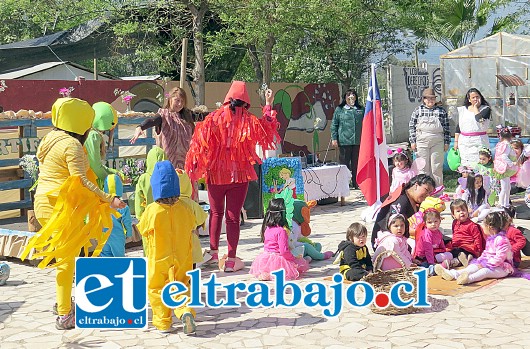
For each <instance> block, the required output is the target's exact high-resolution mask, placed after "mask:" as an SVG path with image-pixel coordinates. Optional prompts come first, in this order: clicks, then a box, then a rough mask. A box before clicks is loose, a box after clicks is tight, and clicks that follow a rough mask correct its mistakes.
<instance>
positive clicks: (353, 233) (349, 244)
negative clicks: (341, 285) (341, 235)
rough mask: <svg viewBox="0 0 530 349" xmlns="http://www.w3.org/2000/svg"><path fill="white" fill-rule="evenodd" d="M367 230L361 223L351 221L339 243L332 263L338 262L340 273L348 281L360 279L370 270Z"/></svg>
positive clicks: (371, 267) (370, 260)
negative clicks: (343, 238)
mask: <svg viewBox="0 0 530 349" xmlns="http://www.w3.org/2000/svg"><path fill="white" fill-rule="evenodd" d="M367 236H368V230H366V227H365V226H364V225H362V224H361V223H352V224H351V225H350V226H349V227H348V230H347V231H346V240H344V241H342V242H341V243H340V244H339V248H338V250H337V255H338V256H337V259H336V260H335V262H334V264H338V263H340V269H339V270H340V273H341V274H342V276H343V277H344V279H346V280H349V281H358V280H361V279H362V278H363V277H364V276H365V275H368V274H369V273H371V272H372V270H373V266H372V259H371V257H370V252H369V251H368V247H366V238H367Z"/></svg>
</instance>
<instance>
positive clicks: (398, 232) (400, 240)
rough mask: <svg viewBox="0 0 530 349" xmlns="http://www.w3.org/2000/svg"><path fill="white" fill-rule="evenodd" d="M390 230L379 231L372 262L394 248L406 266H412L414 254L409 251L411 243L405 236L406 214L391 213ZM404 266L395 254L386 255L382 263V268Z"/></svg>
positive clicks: (389, 268) (388, 268)
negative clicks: (409, 243)
mask: <svg viewBox="0 0 530 349" xmlns="http://www.w3.org/2000/svg"><path fill="white" fill-rule="evenodd" d="M387 228H388V229H389V230H390V231H379V233H378V235H377V239H376V241H375V242H376V246H377V248H376V249H375V252H374V255H373V256H372V262H373V261H375V259H376V258H377V256H378V255H379V254H380V253H382V252H383V251H386V250H393V251H394V252H396V254H397V255H398V256H399V257H401V259H402V260H403V263H404V264H405V267H406V268H408V267H411V266H412V265H413V263H412V255H411V254H410V252H409V249H408V247H409V245H408V244H407V238H406V237H405V235H404V234H405V216H403V215H402V214H401V213H397V214H394V215H391V216H390V217H389V219H388V227H387ZM402 267H403V266H402V265H401V263H400V262H399V261H398V260H397V259H396V258H394V256H389V257H386V258H385V259H384V260H383V262H382V264H381V270H383V271H384V270H391V269H399V268H402Z"/></svg>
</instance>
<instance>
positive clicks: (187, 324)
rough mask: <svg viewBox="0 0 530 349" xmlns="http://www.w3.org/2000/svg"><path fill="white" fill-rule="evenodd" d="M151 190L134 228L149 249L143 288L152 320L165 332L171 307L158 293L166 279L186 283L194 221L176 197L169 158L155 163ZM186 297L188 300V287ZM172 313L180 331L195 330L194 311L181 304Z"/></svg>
mask: <svg viewBox="0 0 530 349" xmlns="http://www.w3.org/2000/svg"><path fill="white" fill-rule="evenodd" d="M151 189H152V192H153V199H154V202H153V203H151V204H150V205H149V206H147V208H146V209H145V211H144V213H143V215H142V219H141V220H140V223H139V224H138V229H139V230H140V233H141V234H142V236H143V237H145V238H146V240H147V245H148V251H149V253H148V256H147V261H148V276H147V278H148V286H147V287H148V298H149V303H150V304H151V308H152V310H153V321H152V322H153V325H154V326H155V327H156V328H157V329H158V330H159V331H160V332H162V333H169V332H171V331H172V329H171V324H172V320H171V316H172V315H171V309H170V308H168V307H166V306H165V305H164V304H163V303H162V299H161V296H160V294H161V292H162V288H164V286H165V285H166V284H167V283H169V282H170V281H180V282H182V283H184V284H185V285H187V284H188V283H189V281H190V279H189V276H188V275H186V272H188V271H190V270H192V269H193V260H192V236H191V234H192V230H193V229H195V227H196V226H197V222H196V220H195V216H194V214H193V212H192V211H191V209H190V208H189V207H188V206H187V205H186V204H185V203H184V202H182V200H179V196H180V183H179V178H178V176H177V172H176V171H175V168H174V167H173V165H172V164H171V162H170V161H169V160H164V161H161V162H158V163H156V164H155V167H154V169H153V174H152V176H151ZM181 297H185V295H184V294H181V295H180V296H179V298H181ZM187 297H188V299H189V290H188V293H187ZM177 301H178V299H177ZM174 312H175V315H176V316H177V318H179V319H181V321H182V324H183V331H184V333H185V334H193V333H195V320H194V318H195V311H194V310H193V309H191V308H190V307H188V306H187V305H186V304H183V305H181V306H180V307H178V308H175V309H174Z"/></svg>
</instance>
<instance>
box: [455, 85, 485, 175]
mask: <svg viewBox="0 0 530 349" xmlns="http://www.w3.org/2000/svg"><path fill="white" fill-rule="evenodd" d="M490 115H491V108H490V105H489V104H488V102H486V100H485V99H484V97H483V96H482V94H481V93H480V91H479V90H477V89H476V88H470V89H469V91H467V94H466V99H465V101H464V106H462V107H458V123H457V125H456V131H455V144H454V148H455V149H459V150H460V158H461V162H462V166H468V167H470V168H473V166H474V165H476V164H477V163H478V158H479V154H478V152H479V150H480V149H481V148H483V147H484V148H487V149H489V147H490V144H489V138H488V133H487V132H488V128H489V127H490V121H491V118H490Z"/></svg>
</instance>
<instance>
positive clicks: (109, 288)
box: [75, 257, 147, 329]
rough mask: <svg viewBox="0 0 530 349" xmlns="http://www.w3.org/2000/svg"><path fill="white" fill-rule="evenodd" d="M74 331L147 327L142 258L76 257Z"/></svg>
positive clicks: (145, 289) (145, 262) (145, 264)
mask: <svg viewBox="0 0 530 349" xmlns="http://www.w3.org/2000/svg"><path fill="white" fill-rule="evenodd" d="M75 325H76V328H92V329H96V328H97V329H117V328H120V329H123V328H140V329H145V328H147V260H146V259H145V258H87V257H84V258H77V259H76V261H75Z"/></svg>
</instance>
